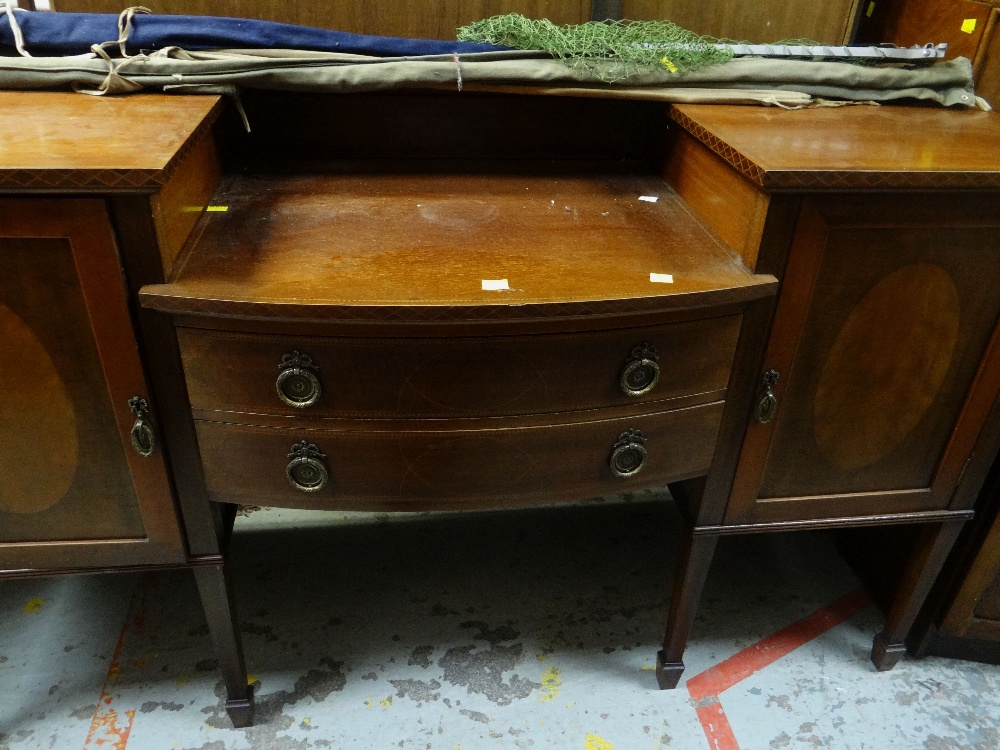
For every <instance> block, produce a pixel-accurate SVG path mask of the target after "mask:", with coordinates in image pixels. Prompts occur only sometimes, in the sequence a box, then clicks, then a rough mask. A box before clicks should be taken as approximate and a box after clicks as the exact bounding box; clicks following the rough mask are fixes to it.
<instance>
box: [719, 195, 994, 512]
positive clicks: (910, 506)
mask: <svg viewBox="0 0 1000 750" xmlns="http://www.w3.org/2000/svg"><path fill="white" fill-rule="evenodd" d="M997 258H1000V200H998V199H997V197H996V196H995V195H992V196H985V197H984V196H981V195H980V196H974V195H968V196H963V195H955V194H951V195H947V194H938V195H928V194H922V195H910V196H886V195H881V196H880V195H874V196H866V197H864V198H861V197H823V198H820V197H815V198H807V199H806V200H804V201H803V208H802V211H801V214H800V216H799V219H798V224H797V226H796V229H795V234H794V239H793V241H792V247H791V254H790V257H789V261H788V266H787V268H786V272H785V275H784V279H783V282H782V292H781V296H780V299H779V302H778V309H777V312H776V316H775V320H774V324H773V328H772V330H771V335H770V339H769V343H768V347H767V350H766V354H765V357H764V363H763V367H762V368H761V371H760V373H759V375H758V377H759V378H760V380H759V384H758V395H757V397H756V399H757V400H756V402H755V408H754V410H753V412H752V415H751V420H750V425H749V427H748V428H747V431H746V436H745V438H744V443H743V448H742V451H741V454H740V459H739V464H738V468H737V473H736V480H735V483H734V486H733V491H732V494H731V496H730V499H729V504H728V506H727V509H726V515H725V524H726V525H741V524H774V523H783V522H803V521H808V520H810V519H837V518H843V519H850V518H858V517H862V516H864V517H872V516H884V515H890V514H892V515H907V514H911V516H912V518H911V520H919V517H920V514H927V513H929V512H934V511H947V510H959V509H964V508H968V507H971V503H972V501H973V500H974V496H975V493H974V491H973V492H972V493H966V494H970V495H971V497H966V496H965V495H964V494H963V495H962V496H958V495H956V487H957V486H958V484H959V482H960V480H961V478H962V475H963V471H964V469H965V466H966V464H967V463H968V461H969V460H970V456H971V454H972V451H973V448H974V446H975V443H976V440H977V438H978V436H979V433H980V431H981V429H982V428H983V425H984V424H985V422H986V419H987V416H988V413H989V410H990V408H991V406H992V404H993V401H994V399H995V398H996V395H997V391H998V385H1000V382H998V381H1000V361H998V358H1000V351H998V345H1000V342H998V333H997V321H998V317H1000V295H997V293H996V290H997V289H998V288H1000V264H998V263H997ZM900 520H904V519H902V518H901V519H900Z"/></svg>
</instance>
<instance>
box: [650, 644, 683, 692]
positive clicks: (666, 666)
mask: <svg viewBox="0 0 1000 750" xmlns="http://www.w3.org/2000/svg"><path fill="white" fill-rule="evenodd" d="M682 674H684V662H682V661H674V662H667V661H664V653H663V651H658V652H657V653H656V684H657V685H659V686H660V690H673V689H674V688H675V687H677V683H678V682H680V681H681V675H682Z"/></svg>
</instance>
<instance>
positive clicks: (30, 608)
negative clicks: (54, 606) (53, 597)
mask: <svg viewBox="0 0 1000 750" xmlns="http://www.w3.org/2000/svg"><path fill="white" fill-rule="evenodd" d="M44 606H45V600H44V599H29V600H28V603H27V604H25V605H24V611H25V612H37V611H38V610H40V609H41V608H42V607H44Z"/></svg>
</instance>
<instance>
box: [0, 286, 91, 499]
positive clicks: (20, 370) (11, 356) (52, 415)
mask: <svg viewBox="0 0 1000 750" xmlns="http://www.w3.org/2000/svg"><path fill="white" fill-rule="evenodd" d="M0 341H3V342H4V345H3V347H2V349H0V392H2V393H3V406H2V407H0V511H5V512H8V513H37V512H38V511H42V510H45V509H46V508H50V507H52V506H53V505H55V504H56V503H57V502H59V500H60V499H61V498H62V497H63V496H64V495H65V494H66V492H67V491H68V490H69V488H70V485H71V484H72V483H73V476H74V475H75V474H76V466H77V453H78V446H77V437H76V414H75V412H74V409H73V400H72V399H71V398H70V395H69V391H68V390H67V388H66V384H65V383H64V382H63V380H62V378H60V377H59V373H58V372H57V371H56V367H55V365H54V364H53V363H52V358H51V357H49V354H48V352H47V351H46V350H45V346H44V345H43V344H42V342H41V341H39V340H38V337H37V336H35V333H34V332H33V331H32V330H31V327H30V326H29V325H28V324H27V323H26V322H25V321H24V320H23V319H22V318H21V317H20V316H19V315H17V313H15V312H14V311H13V310H11V309H10V308H9V307H7V306H5V305H3V304H0Z"/></svg>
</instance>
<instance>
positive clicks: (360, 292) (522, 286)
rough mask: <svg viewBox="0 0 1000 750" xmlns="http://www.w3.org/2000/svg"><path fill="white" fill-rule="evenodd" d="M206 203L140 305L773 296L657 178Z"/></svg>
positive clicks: (309, 185) (646, 305)
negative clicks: (185, 246)
mask: <svg viewBox="0 0 1000 750" xmlns="http://www.w3.org/2000/svg"><path fill="white" fill-rule="evenodd" d="M213 203H215V204H219V205H218V208H220V209H221V208H225V209H226V210H220V211H217V212H213V213H207V214H206V215H205V217H204V218H203V219H202V224H201V230H200V231H201V234H200V236H199V237H198V239H197V241H196V242H195V243H194V245H193V247H192V249H191V250H190V252H189V254H188V256H187V258H186V260H185V261H184V262H183V265H182V266H181V268H180V270H179V271H178V272H175V274H174V277H173V278H172V279H171V282H170V283H168V284H164V285H157V286H147V287H144V288H143V290H142V297H143V304H144V305H146V306H148V307H153V308H156V309H160V310H164V311H167V312H174V313H196V314H206V315H221V316H239V317H247V316H249V317H263V318H269V317H275V318H312V319H316V318H327V319H329V318H333V319H342V318H344V317H345V316H346V317H351V318H355V317H358V316H361V317H362V318H363V319H369V320H414V319H420V320H448V319H463V320H467V319H470V316H471V318H472V319H496V318H508V319H509V318H525V317H531V318H535V317H550V316H563V315H579V314H585V315H586V314H590V315H600V314H621V313H629V312H640V311H643V310H658V309H659V310H666V309H677V308H684V307H698V306H704V305H705V304H727V303H737V302H741V301H745V300H747V299H755V298H758V297H761V296H765V295H767V294H770V293H771V292H772V291H773V285H774V283H775V282H774V279H773V278H772V277H770V276H755V275H754V274H752V273H751V272H749V271H748V270H747V269H746V267H745V266H744V265H743V263H742V261H741V260H740V258H739V257H738V256H737V255H736V254H735V253H733V252H732V250H730V249H729V248H728V247H727V246H725V245H724V244H723V243H722V242H720V241H719V240H718V239H716V238H715V237H714V236H713V235H712V234H711V233H710V232H709V231H708V230H707V229H706V228H705V227H704V226H703V225H702V224H701V223H700V222H699V221H698V220H697V219H696V218H694V216H693V215H692V214H691V213H690V212H689V211H688V209H687V208H686V206H685V205H684V203H683V202H682V201H681V200H680V199H679V198H678V197H677V195H676V194H675V193H674V192H673V191H672V190H671V189H670V188H669V186H668V185H667V184H666V182H664V181H663V180H662V179H660V178H656V177H638V176H611V177H607V176H596V175H591V176H586V177H550V176H525V175H445V176H435V175H380V176H364V175H360V176H358V175H305V176H234V177H231V178H229V179H228V180H227V182H226V183H224V185H223V187H222V188H221V189H220V190H219V191H218V192H217V193H216V195H215V197H214V198H213ZM650 274H663V275H664V276H662V277H660V278H662V279H664V280H663V281H658V280H652V281H651V277H650ZM668 275H669V276H670V277H672V280H671V281H669V282H668V281H666V277H667V276H668ZM653 278H654V279H656V278H657V277H653ZM504 283H506V284H507V285H508V286H509V289H499V290H494V289H491V288H490V286H501V287H502V286H503V284H504Z"/></svg>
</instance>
